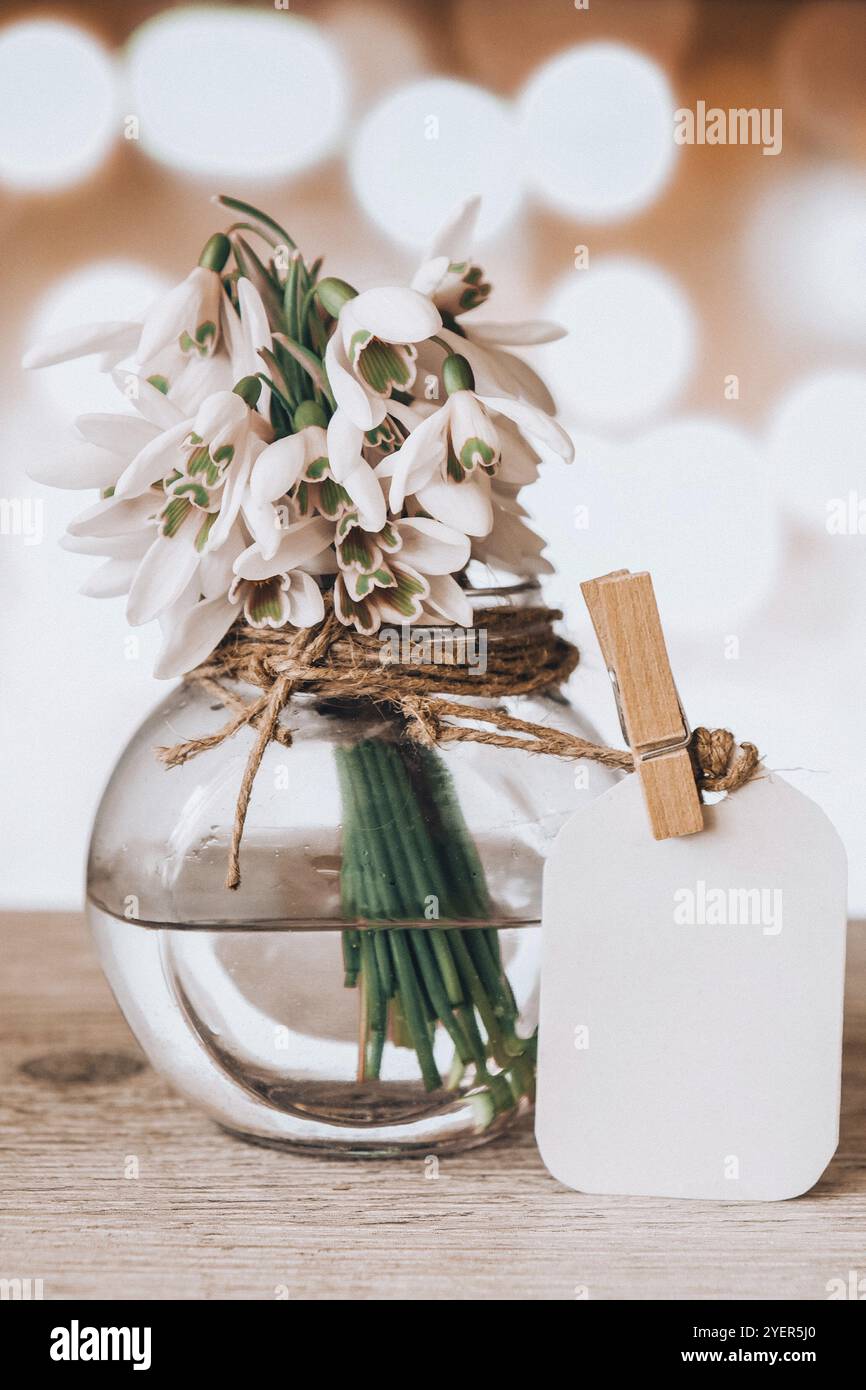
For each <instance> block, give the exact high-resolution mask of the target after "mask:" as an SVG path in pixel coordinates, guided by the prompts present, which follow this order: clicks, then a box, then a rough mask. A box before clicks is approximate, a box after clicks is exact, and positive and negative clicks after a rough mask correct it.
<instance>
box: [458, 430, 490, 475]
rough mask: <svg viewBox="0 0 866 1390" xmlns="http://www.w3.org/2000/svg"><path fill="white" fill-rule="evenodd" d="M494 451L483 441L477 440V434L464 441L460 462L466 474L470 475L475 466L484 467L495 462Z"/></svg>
mask: <svg viewBox="0 0 866 1390" xmlns="http://www.w3.org/2000/svg"><path fill="white" fill-rule="evenodd" d="M495 455H496V451H495V450H494V449H492V448H491V446H490V445H489V444H488V443H487V441H486V440H485V439H479V437H478V435H477V434H474V435H470V437H469V438H468V439H467V440H465V441H464V444H463V448H462V449H461V450H460V462H461V464H462V465H463V467H464V468H465V470H466V472H467V473H471V472H472V469H473V468H474V467H475V465H476V464H481V465H482V466H486V465H488V464H492V463H494V461H495Z"/></svg>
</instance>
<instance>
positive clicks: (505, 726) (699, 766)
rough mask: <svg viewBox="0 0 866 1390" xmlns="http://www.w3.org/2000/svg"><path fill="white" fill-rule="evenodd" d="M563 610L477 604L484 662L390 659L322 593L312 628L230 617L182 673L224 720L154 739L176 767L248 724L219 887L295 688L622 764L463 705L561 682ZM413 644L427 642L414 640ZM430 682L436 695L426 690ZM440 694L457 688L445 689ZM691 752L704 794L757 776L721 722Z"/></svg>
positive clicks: (753, 759)
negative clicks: (250, 737) (248, 744)
mask: <svg viewBox="0 0 866 1390" xmlns="http://www.w3.org/2000/svg"><path fill="white" fill-rule="evenodd" d="M561 617H562V613H561V612H560V611H559V610H558V609H550V608H545V607H541V606H538V607H531V608H524V609H513V608H508V607H501V608H488V609H482V610H480V611H479V612H478V613H477V614H476V626H475V630H476V631H477V632H480V631H485V632H486V634H487V637H488V639H489V644H488V648H487V658H488V659H487V665H486V668H485V669H484V670H483V671H482V670H481V669H480V668H479V667H477V666H473V665H470V664H468V663H466V662H465V659H464V656H465V653H461V652H460V649H459V645H458V647H457V650H456V654H455V652H454V651H450V650H448V649H447V647H443V648H442V660H436V661H432V662H431V661H424V660H420V661H418V662H417V663H416V662H414V661H413V662H412V663H411V664H406V663H394V664H389V662H388V661H387V659H383V657H386V654H387V648H385V647H384V645H383V642H382V640H381V639H380V638H370V637H364V636H358V635H356V634H354V633H352V632H350V631H349V630H348V629H346V628H345V627H343V626H342V624H341V623H340V622H339V620H338V619H337V617H336V615H335V614H334V612H333V607H332V606H331V604H330V602H329V604H328V608H327V611H326V615H325V618H324V620H323V622H322V623H321V624H320V625H319V626H318V627H316V628H304V629H295V630H293V631H292V632H291V633H288V634H287V633H286V632H285V631H283V630H279V631H260V630H259V629H256V628H250V627H246V626H244V625H242V624H237V625H236V626H235V627H233V628H232V629H231V631H230V632H229V633H228V635H227V636H226V637H225V638H224V639H223V641H222V642H221V643H220V645H219V646H218V647H217V648H216V650H215V651H214V652H212V653H211V655H210V656H209V657H208V659H207V661H205V662H204V663H203V664H202V665H201V666H198V667H196V669H195V670H194V671H191V672H190V673H189V675H188V676H187V677H186V679H187V681H188V682H190V683H193V684H197V685H199V686H200V687H201V688H202V689H203V690H205V691H206V692H207V693H208V694H209V695H212V696H213V697H214V699H215V700H218V701H219V702H220V704H222V705H223V706H224V707H225V708H226V709H228V710H230V711H231V718H230V719H228V720H227V722H226V723H224V724H223V725H221V727H220V728H218V729H216V730H215V731H214V732H213V733H211V734H204V735H201V736H199V737H196V738H192V739H187V740H184V741H183V742H180V743H176V744H174V745H172V746H171V747H164V748H159V749H157V753H158V756H159V757H160V758H161V760H162V761H163V763H165V765H166V766H167V767H179V766H181V765H183V764H184V763H186V762H187V761H189V759H190V758H195V757H197V756H198V755H199V754H200V753H204V752H207V751H208V750H209V749H212V748H217V747H219V746H220V744H222V743H225V741H226V740H227V739H230V738H232V737H233V736H234V735H235V734H236V733H237V732H238V731H239V730H240V729H242V728H244V727H245V726H250V727H252V728H253V729H255V731H256V739H255V742H254V743H253V746H252V748H251V749H250V752H249V755H248V758H247V763H246V767H245V768H244V774H243V778H242V780H241V785H240V789H239V791H238V799H237V805H236V808H235V816H234V822H233V825H232V833H231V839H230V843H229V857H228V872H227V875H226V887H227V888H232V889H234V888H237V887H238V886H239V885H240V881H241V876H240V846H241V840H242V838H243V831H244V824H245V821H246V816H247V811H248V809H249V803H250V797H251V795H252V789H253V784H254V782H255V778H256V774H257V773H258V770H259V767H260V766H261V761H262V758H263V757H264V753H265V749H266V748H267V746H268V744H269V743H270V742H272V741H276V742H278V743H280V744H282V746H283V747H285V748H290V747H291V744H292V733H291V730H290V729H288V728H286V727H285V726H284V725H282V724H281V723H280V715H281V713H282V711H283V709H284V708H285V707H286V705H288V704H289V703H290V701H291V699H292V696H293V695H294V694H295V693H296V692H299V691H307V692H311V693H316V694H319V695H321V696H322V697H323V698H326V697H331V698H341V699H347V698H351V699H364V700H368V701H370V702H371V703H373V704H378V705H387V706H390V707H392V708H393V709H396V710H399V711H400V713H401V714H402V716H403V719H404V721H405V735H406V737H407V738H409V739H411V740H413V741H414V742H417V743H422V744H425V745H427V746H428V747H435V746H436V745H439V744H446V743H455V742H460V743H484V744H488V745H490V746H492V747H496V748H517V749H523V750H524V751H526V752H528V753H545V754H547V755H549V756H552V757H558V758H574V759H578V758H586V759H588V760H590V761H591V762H596V763H600V764H602V765H603V766H604V767H610V768H614V769H619V770H622V771H631V770H632V769H633V767H634V759H633V756H632V754H631V753H630V752H628V751H626V750H624V749H621V748H608V747H606V746H604V745H603V744H598V743H591V742H590V741H588V740H587V739H583V738H580V737H579V736H578V735H576V734H570V733H566V732H564V731H563V730H560V729H554V728H550V727H549V726H547V725H545V724H535V723H531V722H529V721H527V720H524V719H518V718H517V717H516V716H514V715H511V714H508V712H507V711H506V710H504V709H502V708H499V707H497V706H495V705H494V706H484V705H476V704H472V703H467V699H466V697H467V695H469V694H471V695H474V696H476V697H480V698H484V699H488V700H489V699H496V698H497V697H498V696H502V697H504V696H506V695H527V694H531V693H532V692H533V691H541V690H547V689H550V688H551V687H552V686H556V685H559V684H562V683H563V682H564V681H565V680H566V679H567V678H568V676H570V675H571V673H572V671H573V670H574V668H575V667H576V665H577V663H578V659H579V656H578V652H577V649H576V648H575V647H574V646H572V644H571V643H570V642H567V641H565V639H564V638H562V637H559V636H558V635H557V634H556V633H555V632H554V630H553V624H554V622H556V621H557V620H558V619H560V618H561ZM439 631H443V629H440V630H439ZM444 631H445V632H448V631H449V629H447V628H446V629H444ZM411 634H412V635H413V638H414V639H415V640H417V641H418V642H419V644H423V643H424V642H425V634H427V636H426V641H429V640H430V636H429V634H428V633H427V630H425V629H423V628H413V629H411ZM419 650H420V651H422V652H424V651H426V650H427V648H426V646H424V645H419ZM229 682H240V683H246V684H249V685H253V686H255V687H257V688H258V689H259V690H261V692H262V693H261V694H260V695H258V696H256V697H255V698H254V699H251V700H250V699H245V698H244V697H243V696H242V695H240V694H238V692H237V691H236V690H234V689H233V688H232V685H231V684H229ZM434 691H435V692H437V693H435V694H434V693H431V692H434ZM449 695H458V696H460V697H461V698H460V699H459V700H454V699H448V698H447V697H448V696H449ZM479 726H480V727H479ZM690 751H691V754H692V761H693V764H694V767H695V777H696V780H697V783H698V787H699V788H700V789H701V790H704V791H709V792H729V793H730V792H733V791H736V790H737V789H738V788H739V787H742V786H743V785H744V784H745V783H746V782H748V781H749V780H750V779H751V778H752V777H754V776H755V774H756V772H757V770H758V768H759V766H760V761H761V758H760V754H759V752H758V750H757V748H756V747H755V745H754V744H752V743H742V744H739V745H738V744H737V742H736V740H735V739H734V736H733V734H731V733H730V732H729V731H728V730H727V729H705V728H698V729H695V731H694V733H693V735H692V740H691V745H690Z"/></svg>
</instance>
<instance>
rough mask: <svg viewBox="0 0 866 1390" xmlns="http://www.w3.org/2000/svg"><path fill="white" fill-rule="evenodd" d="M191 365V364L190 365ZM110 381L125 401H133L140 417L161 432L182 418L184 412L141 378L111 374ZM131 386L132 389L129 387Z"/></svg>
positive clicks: (125, 373) (132, 374)
mask: <svg viewBox="0 0 866 1390" xmlns="http://www.w3.org/2000/svg"><path fill="white" fill-rule="evenodd" d="M190 365H191V364H190ZM111 375H112V379H113V381H114V384H115V386H116V387H117V389H118V391H120V393H121V395H123V396H126V398H127V400H130V401H133V402H134V403H135V405H136V407H137V408H138V412H139V414H140V415H143V416H144V418H145V420H149V421H150V423H151V424H152V425H156V426H157V427H158V428H159V429H161V430H168V429H171V427H172V425H176V424H177V422H178V420H182V419H183V418H184V412H182V411H181V410H180V407H179V406H178V405H177V404H176V402H175V401H173V400H170V399H169V397H168V396H166V395H165V393H164V392H163V391H160V390H159V389H158V388H157V387H156V386H153V385H151V383H150V382H149V381H148V380H147V379H146V378H145V377H141V376H136V375H135V374H134V373H133V372H121V371H116V372H112V374H111ZM131 384H132V389H130V385H131Z"/></svg>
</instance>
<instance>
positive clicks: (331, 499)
mask: <svg viewBox="0 0 866 1390" xmlns="http://www.w3.org/2000/svg"><path fill="white" fill-rule="evenodd" d="M318 503H319V511H320V512H321V513H322V515H323V516H326V517H327V518H328V519H329V520H330V521H333V520H335V518H336V517H337V516H339V514H340V512H341V511H342V510H343V508H344V507H345V506H346V505H347V504H348V505H349V506H351V505H352V499H351V497H350V496H349V494H348V492H347V491H346V489H345V488H344V487H341V486H340V484H339V483H335V482H334V480H333V478H325V480H324V482H322V483H320V485H319V498H318Z"/></svg>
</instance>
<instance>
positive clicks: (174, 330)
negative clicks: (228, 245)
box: [137, 265, 222, 362]
mask: <svg viewBox="0 0 866 1390" xmlns="http://www.w3.org/2000/svg"><path fill="white" fill-rule="evenodd" d="M221 298H222V283H221V281H220V277H219V275H218V274H217V272H216V271H215V270H210V269H208V267H207V266H201V265H198V266H196V267H195V268H194V269H193V270H191V271H190V273H189V275H188V276H187V277H186V279H185V280H182V281H181V283H180V284H179V285H175V287H174V289H172V290H169V292H168V294H165V295H162V297H161V298H160V299H158V300H157V301H156V303H155V304H153V305H152V306H151V308H150V309H149V310H148V312H147V314H146V315H145V319H144V323H143V325H142V329H141V340H140V342H139V344H138V353H137V356H138V359H139V361H141V362H145V361H147V359H148V358H149V357H155V356H156V354H157V353H158V352H159V351H161V349H162V348H164V347H168V346H169V345H174V344H176V343H177V341H178V339H179V337H180V335H181V333H184V332H187V333H190V334H192V335H194V334H195V331H196V329H197V328H198V327H199V325H200V324H201V323H204V322H206V321H208V320H209V321H210V322H212V323H213V324H214V328H215V330H216V332H215V335H214V337H213V338H212V339H211V340H210V343H209V345H208V349H207V352H208V355H209V354H210V353H212V352H213V351H214V350H215V348H216V345H217V337H218V334H219V326H220V325H219V317H220V314H219V306H220V299H221Z"/></svg>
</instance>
